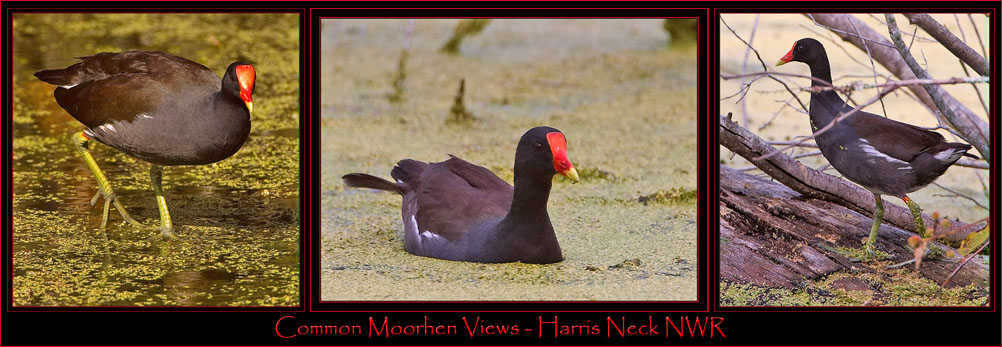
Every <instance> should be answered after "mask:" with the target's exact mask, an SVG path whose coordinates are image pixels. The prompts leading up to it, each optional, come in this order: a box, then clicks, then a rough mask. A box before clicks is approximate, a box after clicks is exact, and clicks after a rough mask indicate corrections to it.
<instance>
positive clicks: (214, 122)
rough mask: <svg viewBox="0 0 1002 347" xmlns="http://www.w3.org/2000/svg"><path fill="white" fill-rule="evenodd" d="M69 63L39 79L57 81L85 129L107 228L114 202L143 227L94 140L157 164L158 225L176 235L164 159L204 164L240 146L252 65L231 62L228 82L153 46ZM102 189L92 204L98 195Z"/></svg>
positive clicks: (65, 104)
mask: <svg viewBox="0 0 1002 347" xmlns="http://www.w3.org/2000/svg"><path fill="white" fill-rule="evenodd" d="M79 59H80V62H79V63H76V64H73V65H71V66H69V67H67V68H65V69H54V70H42V71H38V72H36V73H35V77H38V79H40V80H42V81H44V82H46V83H50V84H54V85H56V86H58V87H57V88H56V89H55V91H54V92H53V94H54V95H55V98H56V102H58V103H59V106H61V107H62V108H63V109H65V110H66V112H68V113H69V114H70V115H71V116H73V118H76V119H77V120H78V121H80V123H83V124H84V125H85V126H87V129H86V130H84V131H82V132H79V133H76V134H74V135H73V143H74V144H75V146H76V148H77V150H78V151H79V152H80V154H81V156H83V157H84V161H86V163H87V166H88V167H89V168H90V170H91V172H93V174H94V177H95V178H96V179H97V182H98V187H99V190H98V194H100V195H102V196H104V198H105V206H104V215H103V218H102V222H101V228H102V229H103V228H104V227H105V225H106V224H107V221H108V210H109V205H110V204H114V205H115V208H116V209H117V210H118V211H119V213H120V214H121V215H122V218H124V219H125V221H126V222H128V223H130V224H133V225H136V226H139V223H138V222H136V221H135V220H134V219H132V217H131V216H130V215H129V214H128V212H126V210H125V208H124V207H123V206H122V205H121V203H120V202H119V201H118V200H117V198H116V197H115V193H114V190H113V189H112V188H111V184H110V183H109V182H108V180H107V178H105V176H104V173H103V172H101V169H100V168H98V166H97V162H95V161H94V158H93V157H92V156H91V154H90V150H89V143H90V140H91V139H94V140H97V141H98V142H101V143H103V144H106V145H108V146H111V147H113V148H115V149H117V150H119V151H121V152H122V153H125V154H128V155H130V156H132V157H135V158H137V159H140V160H143V161H147V162H150V163H152V164H153V165H152V167H151V169H150V180H151V182H152V184H153V190H154V193H155V194H156V197H157V205H158V208H159V210H160V231H161V233H162V234H164V235H173V224H172V222H171V219H170V213H169V212H168V210H167V203H166V200H165V199H164V196H163V191H162V189H161V177H162V175H163V167H162V166H165V165H203V164H209V163H213V162H217V161H220V160H223V159H225V158H227V157H229V156H231V155H233V154H234V153H236V151H237V150H239V149H240V147H241V146H243V144H244V142H245V141H246V140H247V135H248V134H250V112H251V109H252V105H253V104H252V103H251V95H252V94H253V92H254V77H255V73H254V67H253V66H251V65H250V64H246V63H240V62H236V63H233V64H230V66H229V67H228V68H227V69H226V73H225V74H224V75H223V78H222V81H220V79H219V77H218V76H216V75H215V74H214V73H212V70H209V68H207V67H205V66H202V65H201V64H198V63H195V62H193V61H190V60H187V59H184V58H181V57H178V56H175V55H171V54H167V53H163V52H152V51H129V52H122V53H98V54H95V55H92V56H86V57H81V58H79ZM97 197H98V196H97V195H95V197H94V199H93V200H92V201H91V203H92V204H93V203H95V202H96V201H97Z"/></svg>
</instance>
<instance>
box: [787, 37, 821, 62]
mask: <svg viewBox="0 0 1002 347" xmlns="http://www.w3.org/2000/svg"><path fill="white" fill-rule="evenodd" d="M791 61H799V62H801V63H805V64H807V65H814V64H815V63H819V62H824V63H826V64H827V63H828V55H827V54H826V53H825V46H823V45H822V44H821V42H818V40H815V39H812V38H803V39H800V40H799V41H797V43H794V44H793V48H791V49H790V52H789V53H786V55H784V56H783V57H782V58H780V59H779V62H777V63H776V66H779V65H783V64H786V63H789V62H791Z"/></svg>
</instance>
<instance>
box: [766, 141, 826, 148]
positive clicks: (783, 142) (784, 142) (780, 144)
mask: <svg viewBox="0 0 1002 347" xmlns="http://www.w3.org/2000/svg"><path fill="white" fill-rule="evenodd" d="M766 143H768V144H770V145H778V146H783V145H793V146H796V147H808V148H818V145H816V144H813V143H794V142H793V141H766Z"/></svg>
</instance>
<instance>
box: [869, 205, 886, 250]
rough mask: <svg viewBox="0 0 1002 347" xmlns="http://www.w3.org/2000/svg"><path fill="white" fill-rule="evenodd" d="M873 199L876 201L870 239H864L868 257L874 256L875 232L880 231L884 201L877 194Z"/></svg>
mask: <svg viewBox="0 0 1002 347" xmlns="http://www.w3.org/2000/svg"><path fill="white" fill-rule="evenodd" d="M873 199H874V200H876V201H877V211H876V212H874V213H873V226H871V227H870V237H869V238H867V239H866V254H868V255H870V256H873V255H875V254H876V250H875V248H874V246H875V245H876V243H877V230H880V223H882V222H883V221H884V201H883V200H881V199H880V194H877V193H873Z"/></svg>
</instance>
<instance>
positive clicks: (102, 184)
mask: <svg viewBox="0 0 1002 347" xmlns="http://www.w3.org/2000/svg"><path fill="white" fill-rule="evenodd" d="M89 142H90V139H88V138H87V136H85V135H84V133H83V132H82V131H81V132H78V133H76V134H73V146H74V147H76V149H77V152H80V156H82V157H83V158H84V162H86V163H87V167H88V168H90V172H91V173H93V174H94V179H95V180H97V187H98V191H97V194H95V195H94V198H92V199H90V205H91V206H94V205H95V204H96V203H97V198H98V196H104V214H103V215H102V216H101V229H102V230H103V229H104V228H105V226H107V225H108V211H109V210H110V209H111V204H115V209H116V210H118V213H119V214H121V215H122V219H124V220H125V221H126V222H127V223H129V224H132V225H133V226H137V227H138V226H142V224H139V222H137V221H136V220H135V219H132V216H130V215H129V212H128V211H126V210H125V207H123V206H122V203H121V202H119V201H118V198H117V197H116V196H115V191H114V190H113V189H112V188H111V183H109V182H108V179H107V178H106V177H104V172H101V168H99V167H98V166H97V162H96V161H94V156H92V155H91V154H90V149H88V144H89Z"/></svg>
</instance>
